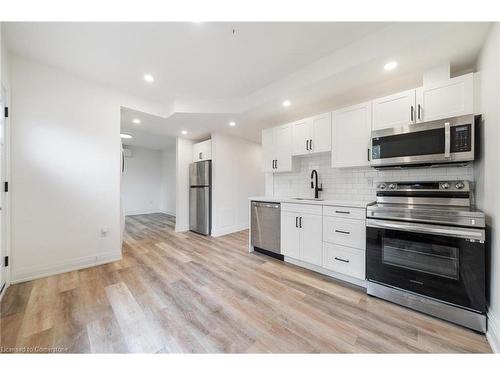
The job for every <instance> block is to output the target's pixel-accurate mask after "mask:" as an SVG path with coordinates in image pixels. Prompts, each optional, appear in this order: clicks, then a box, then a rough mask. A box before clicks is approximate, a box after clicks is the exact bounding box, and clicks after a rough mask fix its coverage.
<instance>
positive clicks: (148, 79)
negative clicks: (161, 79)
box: [144, 74, 155, 82]
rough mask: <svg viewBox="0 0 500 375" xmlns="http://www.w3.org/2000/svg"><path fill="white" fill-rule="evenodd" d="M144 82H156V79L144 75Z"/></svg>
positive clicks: (149, 75)
mask: <svg viewBox="0 0 500 375" xmlns="http://www.w3.org/2000/svg"><path fill="white" fill-rule="evenodd" d="M144 80H145V81H146V82H154V81H155V77H153V76H152V75H151V74H144Z"/></svg>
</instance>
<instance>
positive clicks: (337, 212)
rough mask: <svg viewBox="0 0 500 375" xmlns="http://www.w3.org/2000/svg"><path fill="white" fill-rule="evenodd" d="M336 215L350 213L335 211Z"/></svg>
mask: <svg viewBox="0 0 500 375" xmlns="http://www.w3.org/2000/svg"><path fill="white" fill-rule="evenodd" d="M335 213H336V214H348V215H349V214H350V213H351V212H350V211H335Z"/></svg>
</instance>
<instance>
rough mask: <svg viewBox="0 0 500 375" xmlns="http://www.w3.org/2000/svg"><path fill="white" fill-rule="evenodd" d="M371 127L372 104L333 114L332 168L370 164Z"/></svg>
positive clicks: (341, 110) (355, 106) (362, 104)
mask: <svg viewBox="0 0 500 375" xmlns="http://www.w3.org/2000/svg"><path fill="white" fill-rule="evenodd" d="M371 127H372V103H371V102H365V103H361V104H357V105H354V106H352V107H348V108H343V109H340V110H338V111H335V112H333V113H332V168H340V167H358V166H365V165H368V164H369V160H368V157H369V151H370V149H369V143H370V133H371Z"/></svg>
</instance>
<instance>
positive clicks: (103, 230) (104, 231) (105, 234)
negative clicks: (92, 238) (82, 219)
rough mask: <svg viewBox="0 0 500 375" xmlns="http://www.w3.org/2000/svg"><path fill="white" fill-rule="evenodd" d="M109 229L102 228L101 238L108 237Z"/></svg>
mask: <svg viewBox="0 0 500 375" xmlns="http://www.w3.org/2000/svg"><path fill="white" fill-rule="evenodd" d="M108 232H109V229H108V228H107V227H102V228H101V237H106V236H107V235H108Z"/></svg>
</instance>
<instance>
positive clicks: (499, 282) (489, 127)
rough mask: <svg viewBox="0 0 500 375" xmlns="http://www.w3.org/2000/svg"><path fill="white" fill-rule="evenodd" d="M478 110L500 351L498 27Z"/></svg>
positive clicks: (491, 333) (486, 51)
mask: <svg viewBox="0 0 500 375" xmlns="http://www.w3.org/2000/svg"><path fill="white" fill-rule="evenodd" d="M478 72H479V79H478V83H479V86H478V90H477V98H478V100H479V105H478V111H479V113H481V114H482V115H483V126H482V129H481V133H482V135H481V142H480V145H481V147H480V150H481V157H480V159H479V161H478V162H477V163H476V166H475V174H476V180H477V205H478V208H479V209H481V210H483V211H484V213H485V214H486V223H487V226H488V228H489V230H490V231H491V238H490V249H491V250H490V251H491V262H490V264H491V265H490V269H489V271H490V280H489V285H490V288H491V290H490V294H489V299H490V301H489V312H488V317H489V322H488V334H487V337H488V339H489V341H490V344H491V345H492V347H493V349H494V350H495V351H497V352H499V351H500V248H499V245H500V224H499V220H500V196H499V194H498V187H499V186H500V148H499V144H500V26H499V25H498V24H495V26H494V27H493V29H492V31H491V34H490V36H489V38H488V40H487V42H486V44H485V46H484V47H483V49H482V51H481V54H480V57H479V61H478Z"/></svg>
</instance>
